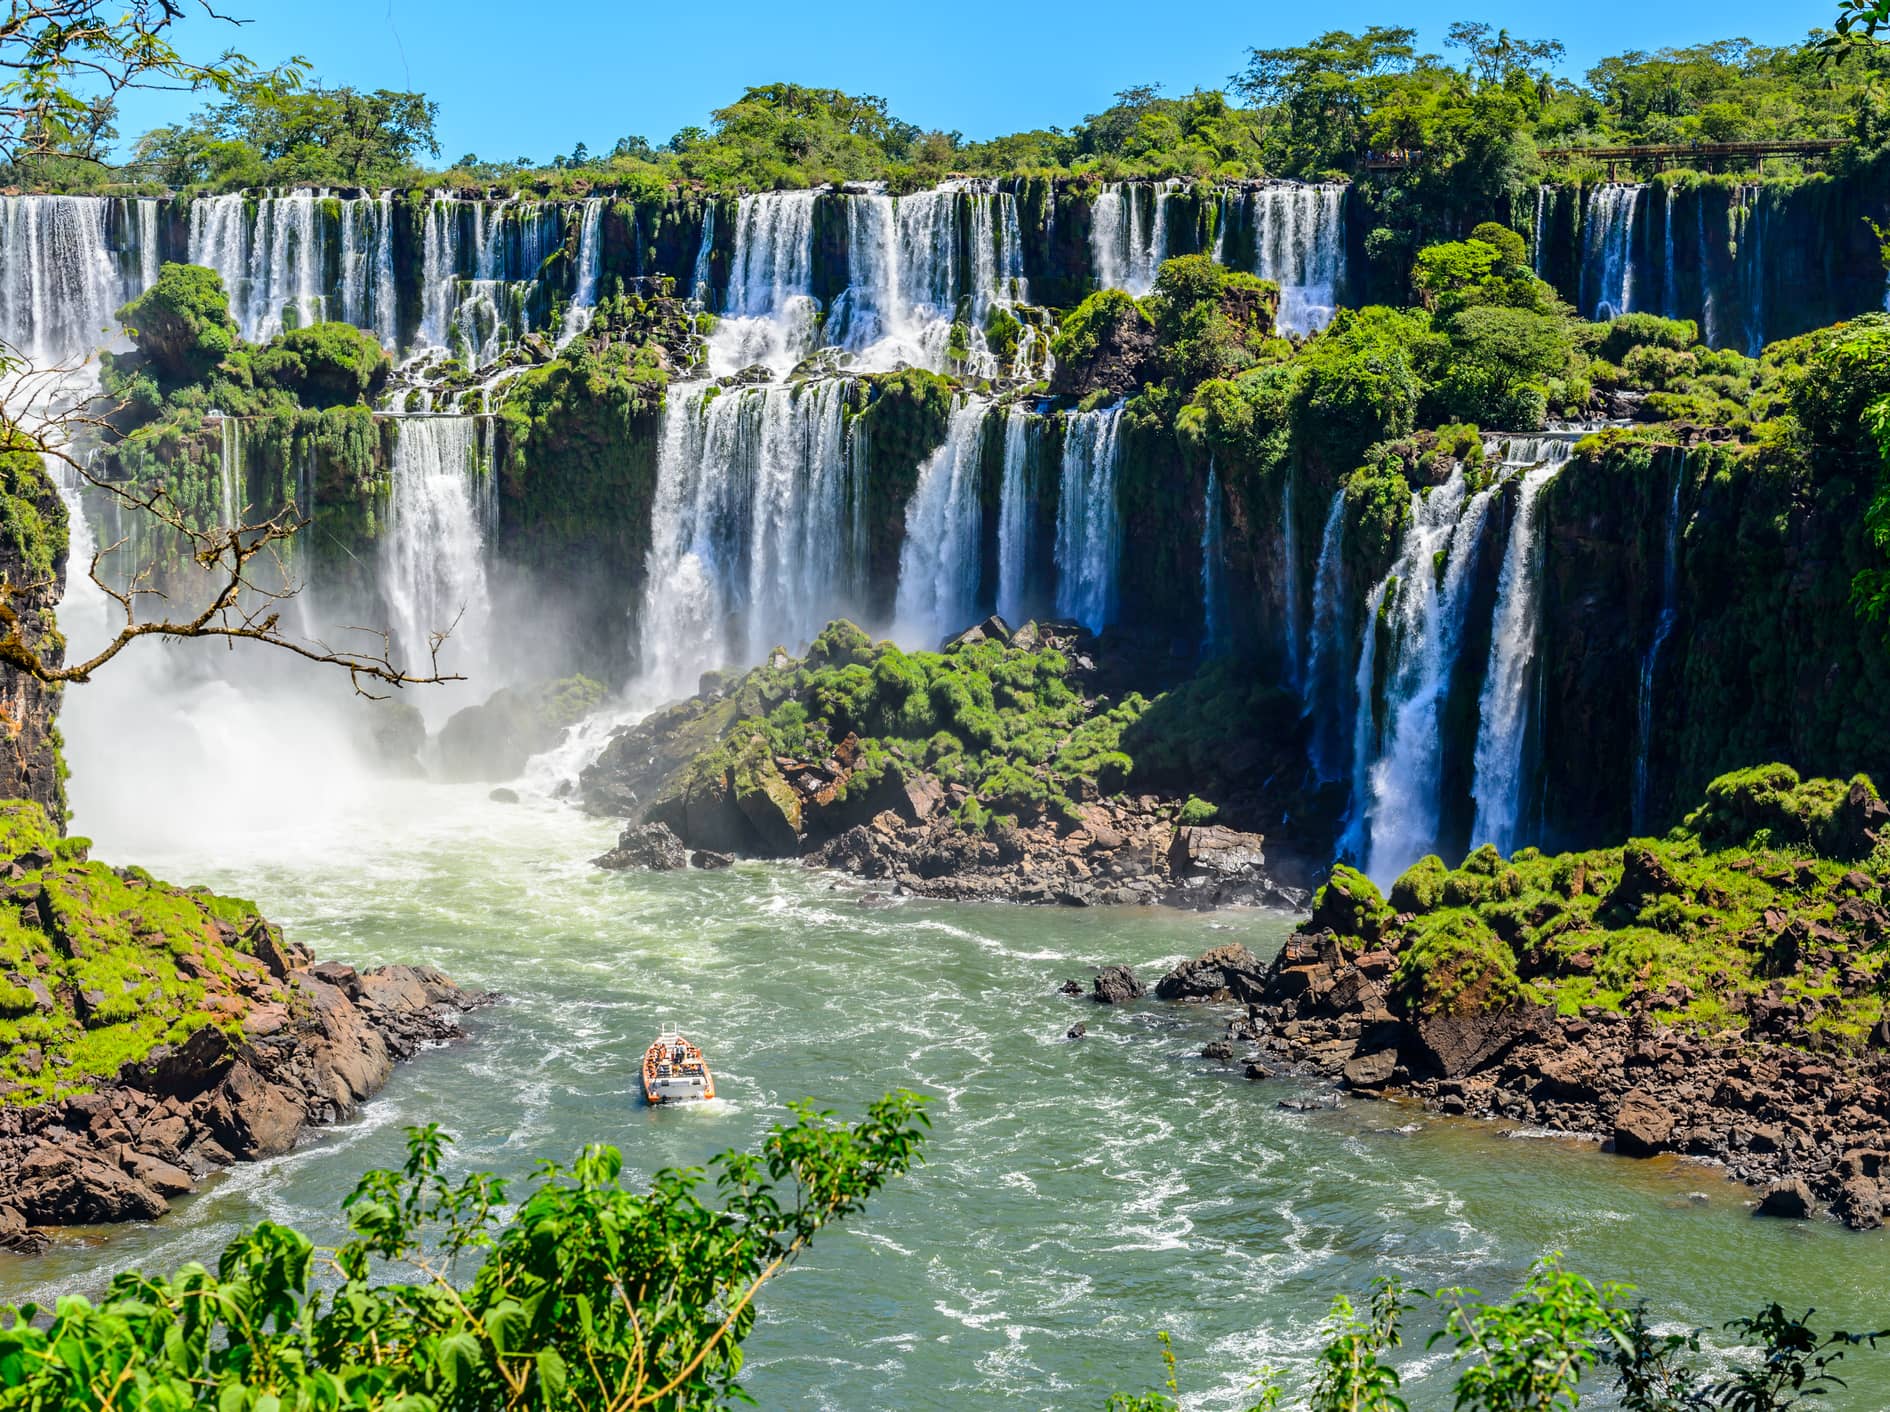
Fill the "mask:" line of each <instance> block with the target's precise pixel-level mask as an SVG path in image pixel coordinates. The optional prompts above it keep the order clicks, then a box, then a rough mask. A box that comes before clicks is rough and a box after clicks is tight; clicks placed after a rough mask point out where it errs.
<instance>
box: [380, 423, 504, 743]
mask: <svg viewBox="0 0 1890 1412" xmlns="http://www.w3.org/2000/svg"><path fill="white" fill-rule="evenodd" d="M477 421H478V419H477V418H475V417H446V416H410V417H401V418H400V419H399V420H398V422H397V423H396V428H397V431H398V437H397V439H396V440H395V442H394V462H393V475H392V480H393V488H392V490H391V491H390V493H389V495H388V500H387V520H386V524H385V527H384V528H383V530H382V538H381V543H382V550H381V592H382V594H383V595H384V596H385V597H386V600H387V607H388V611H389V613H390V615H391V617H392V624H391V625H392V628H393V632H394V652H395V653H396V654H397V655H396V656H395V657H394V659H393V660H394V661H396V662H397V663H399V664H401V665H402V666H404V667H405V668H406V669H407V671H409V672H411V673H414V674H415V675H422V676H424V675H427V674H429V673H431V672H432V671H433V670H434V662H433V659H432V658H431V657H430V651H431V642H432V638H433V635H434V634H438V633H446V634H448V637H447V639H446V641H445V642H444V644H442V646H441V647H440V650H439V655H438V659H437V660H438V669H439V670H440V671H441V672H445V673H459V674H462V675H464V676H466V677H467V678H468V679H469V680H468V682H467V683H466V684H465V691H464V693H462V692H459V691H455V692H454V693H453V694H452V695H453V698H458V697H460V696H461V695H462V694H463V695H469V696H470V697H472V698H473V699H478V700H483V699H484V698H485V697H486V696H487V695H489V694H490V693H491V692H492V690H493V689H494V688H495V687H496V686H498V685H499V683H497V682H495V681H492V680H491V679H490V678H489V677H488V676H487V675H486V673H487V670H488V667H489V664H488V662H487V660H486V636H487V627H488V619H489V617H490V614H491V605H490V603H489V601H488V599H487V594H486V564H485V551H486V541H487V537H488V535H489V534H490V533H491V530H492V522H493V517H494V514H495V511H496V503H495V501H494V498H493V490H494V488H493V485H492V477H491V472H490V470H489V469H488V468H487V467H485V466H484V465H482V464H481V462H480V458H479V439H478V428H477V425H476V423H477ZM420 700H421V701H422V702H423V703H425V704H429V705H434V706H435V707H436V708H444V707H445V706H447V705H450V704H453V702H452V700H450V699H449V698H448V697H447V696H445V695H443V694H442V693H440V692H437V691H430V692H427V693H425V694H424V695H423V696H422V697H421V698H420Z"/></svg>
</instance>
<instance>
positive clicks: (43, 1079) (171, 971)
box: [0, 800, 286, 1103]
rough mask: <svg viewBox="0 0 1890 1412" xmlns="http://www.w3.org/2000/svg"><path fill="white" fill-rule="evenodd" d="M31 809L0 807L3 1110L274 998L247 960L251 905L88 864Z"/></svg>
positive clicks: (108, 1074) (12, 804)
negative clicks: (12, 876) (255, 996)
mask: <svg viewBox="0 0 1890 1412" xmlns="http://www.w3.org/2000/svg"><path fill="white" fill-rule="evenodd" d="M87 848H88V845H87V842H86V840H84V839H71V838H61V837H59V835H58V834H57V832H56V831H55V830H54V829H53V827H52V825H51V823H50V821H49V820H48V819H47V817H46V815H45V813H44V812H43V811H42V810H40V808H39V807H38V806H37V805H33V804H29V803H25V802H22V801H18V800H14V801H7V802H0V853H4V854H5V855H6V856H7V857H9V858H11V859H12V860H13V861H14V862H15V863H16V864H18V865H19V866H20V868H21V869H22V872H21V876H20V877H19V878H18V879H17V880H16V881H15V882H13V883H12V884H11V893H12V896H13V898H14V900H13V901H12V902H10V903H6V904H0V1100H3V1101H5V1102H9V1103H34V1102H41V1101H44V1100H47V1099H52V1098H59V1097H63V1096H66V1095H68V1094H73V1093H83V1092H86V1091H87V1090H89V1089H90V1088H92V1087H93V1086H94V1085H96V1084H97V1083H99V1082H100V1081H102V1080H107V1079H111V1078H114V1077H116V1075H117V1074H118V1071H119V1069H120V1068H121V1067H122V1066H123V1065H124V1064H126V1063H130V1062H133V1061H136V1060H139V1059H142V1058H143V1057H144V1056H145V1055H147V1054H148V1053H149V1052H150V1051H151V1049H152V1048H153V1047H154V1046H156V1045H158V1044H161V1043H177V1042H179V1041H181V1040H182V1039H185V1038H187V1037H188V1036H189V1035H190V1034H191V1033H192V1032H194V1031H195V1030H197V1029H200V1028H202V1027H203V1026H206V1025H218V1026H224V1027H229V1028H231V1029H232V1030H234V1029H235V1028H236V1027H237V1026H238V1025H239V1024H240V1021H241V1015H242V1012H243V1010H244V1009H245V1008H246V1005H247V1002H246V1001H243V1000H240V999H239V998H238V997H239V996H240V995H241V994H243V993H245V992H249V991H255V992H259V993H260V994H262V995H263V996H264V997H265V998H274V999H283V998H286V997H285V993H284V992H283V991H282V989H281V987H280V986H278V985H277V984H276V983H275V982H273V981H271V980H270V979H269V977H268V976H267V975H266V973H264V972H263V970H262V968H261V966H260V965H259V964H258V963H257V962H256V961H255V959H254V939H255V938H256V937H257V936H258V935H260V934H261V933H262V932H263V930H264V929H265V928H266V926H267V924H266V923H264V922H263V920H262V918H261V917H260V916H258V915H257V913H256V910H255V908H254V906H253V905H252V904H250V903H247V902H242V901H239V900H237V899H234V898H220V897H216V896H214V895H212V894H210V893H208V892H204V891H201V890H195V889H193V890H189V891H185V890H180V889H178V888H173V887H170V886H167V885H166V884H164V883H160V882H157V881H156V880H154V879H152V878H151V877H150V876H149V875H148V874H146V873H144V872H142V871H141V870H138V869H124V870H114V869H112V868H109V867H107V866H105V865H104V864H102V863H92V862H88V861H86V852H87Z"/></svg>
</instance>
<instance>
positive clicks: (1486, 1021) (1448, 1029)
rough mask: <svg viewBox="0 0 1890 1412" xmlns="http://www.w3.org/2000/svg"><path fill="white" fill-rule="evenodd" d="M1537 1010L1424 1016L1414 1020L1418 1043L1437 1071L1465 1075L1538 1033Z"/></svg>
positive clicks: (1447, 1074) (1448, 1075)
mask: <svg viewBox="0 0 1890 1412" xmlns="http://www.w3.org/2000/svg"><path fill="white" fill-rule="evenodd" d="M1537 1021H1538V1015H1537V1013H1536V1012H1534V1011H1519V1010H1479V1011H1474V1012H1472V1013H1470V1014H1467V1015H1451V1014H1442V1013H1440V1014H1435V1015H1422V1016H1419V1017H1418V1019H1417V1020H1416V1021H1415V1022H1414V1026H1413V1027H1414V1028H1415V1029H1416V1031H1417V1038H1418V1044H1419V1046H1420V1048H1421V1050H1422V1051H1423V1054H1424V1056H1425V1057H1426V1058H1427V1059H1428V1060H1429V1062H1430V1063H1431V1065H1432V1066H1433V1067H1434V1068H1435V1069H1436V1070H1437V1072H1438V1073H1439V1074H1441V1075H1443V1076H1444V1077H1445V1078H1447V1079H1455V1078H1461V1077H1462V1076H1463V1075H1465V1074H1467V1073H1469V1072H1470V1071H1471V1070H1473V1069H1476V1068H1479V1067H1481V1066H1482V1065H1484V1064H1487V1063H1489V1062H1490V1060H1492V1059H1494V1058H1496V1057H1497V1056H1498V1055H1499V1054H1502V1053H1503V1052H1504V1051H1505V1050H1507V1049H1509V1048H1511V1047H1512V1046H1514V1045H1515V1044H1517V1043H1518V1042H1520V1041H1521V1040H1523V1039H1525V1038H1528V1037H1529V1036H1530V1035H1532V1034H1533V1033H1534V1032H1535V1029H1536V1025H1537Z"/></svg>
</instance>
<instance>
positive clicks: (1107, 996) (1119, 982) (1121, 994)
mask: <svg viewBox="0 0 1890 1412" xmlns="http://www.w3.org/2000/svg"><path fill="white" fill-rule="evenodd" d="M1147 994H1148V989H1147V987H1145V986H1144V985H1143V984H1142V982H1141V981H1139V980H1137V979H1136V977H1135V972H1134V971H1131V970H1130V969H1129V968H1128V967H1127V966H1104V967H1103V968H1102V969H1101V970H1100V971H1098V972H1097V973H1096V979H1095V980H1094V981H1093V982H1092V983H1091V985H1090V991H1089V998H1090V999H1091V1000H1093V1001H1095V1002H1096V1003H1097V1004H1098V1005H1126V1004H1128V1003H1129V1002H1130V1001H1131V1000H1140V999H1141V998H1142V997H1143V996H1145V995H1147Z"/></svg>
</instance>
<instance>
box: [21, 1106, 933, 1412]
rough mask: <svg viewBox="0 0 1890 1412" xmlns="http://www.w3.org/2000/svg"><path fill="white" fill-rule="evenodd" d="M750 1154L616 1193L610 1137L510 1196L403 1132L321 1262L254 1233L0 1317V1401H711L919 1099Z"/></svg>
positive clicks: (260, 1230) (810, 1114)
mask: <svg viewBox="0 0 1890 1412" xmlns="http://www.w3.org/2000/svg"><path fill="white" fill-rule="evenodd" d="M793 1111H794V1121H793V1122H792V1123H790V1124H786V1125H782V1126H778V1127H776V1128H775V1129H774V1130H773V1132H772V1133H771V1134H770V1135H769V1136H768V1138H767V1139H766V1140H765V1141H764V1142H763V1144H762V1146H761V1150H760V1151H759V1152H755V1153H740V1152H725V1153H723V1154H722V1155H721V1156H719V1157H717V1158H715V1159H713V1160H712V1161H711V1162H710V1163H709V1165H708V1167H707V1169H706V1170H704V1169H687V1170H682V1171H674V1170H670V1171H663V1172H659V1173H657V1175H656V1177H655V1178H654V1180H653V1181H652V1183H651V1186H650V1189H649V1190H648V1191H647V1192H642V1193H638V1192H631V1191H626V1190H625V1189H624V1188H623V1186H622V1185H621V1183H620V1180H619V1178H620V1174H621V1171H622V1159H621V1157H620V1156H619V1154H618V1153H617V1151H616V1149H615V1148H611V1147H605V1146H594V1147H589V1148H586V1149H585V1150H584V1151H583V1152H582V1153H580V1154H579V1156H578V1157H577V1159H576V1160H575V1161H574V1162H573V1163H572V1164H571V1165H570V1166H569V1167H565V1166H562V1165H559V1164H556V1163H547V1164H546V1165H545V1166H544V1167H543V1168H542V1169H541V1171H540V1173H539V1177H538V1180H537V1182H536V1184H535V1185H534V1187H533V1188H532V1190H531V1191H529V1192H528V1193H526V1194H525V1195H524V1196H523V1199H521V1200H519V1201H517V1202H516V1204H508V1202H509V1197H508V1193H507V1190H506V1186H505V1183H504V1182H503V1181H501V1180H500V1179H498V1178H496V1177H494V1176H492V1175H490V1174H489V1173H473V1174H470V1175H468V1176H466V1177H465V1178H463V1179H461V1180H460V1181H458V1182H456V1183H455V1182H451V1181H449V1180H448V1179H447V1178H446V1177H445V1176H444V1175H442V1167H443V1164H444V1161H445V1157H446V1153H447V1147H448V1144H449V1143H450V1141H451V1140H450V1139H449V1138H448V1137H446V1136H445V1135H444V1134H442V1133H441V1132H440V1131H439V1129H438V1128H436V1127H427V1128H419V1129H413V1130H411V1131H410V1135H409V1143H408V1157H407V1162H406V1164H405V1166H404V1167H403V1168H401V1169H400V1170H398V1171H374V1172H369V1173H367V1174H366V1175H364V1176H363V1177H362V1178H361V1181H360V1182H359V1184H358V1185H357V1186H356V1187H355V1189H354V1191H353V1193H352V1194H351V1195H350V1196H349V1197H348V1198H347V1200H346V1201H345V1202H344V1203H343V1206H344V1208H345V1210H346V1212H347V1218H348V1227H349V1231H350V1239H349V1240H348V1241H347V1242H346V1243H345V1244H343V1245H341V1246H340V1247H338V1248H336V1249H332V1250H318V1249H317V1248H316V1247H315V1246H314V1245H313V1244H312V1243H311V1242H310V1241H309V1240H308V1238H307V1237H305V1236H303V1235H302V1234H301V1233H300V1232H298V1231H295V1230H292V1229H289V1228H288V1227H285V1226H279V1225H276V1224H274V1223H273V1222H268V1221H265V1222H263V1223H262V1224H261V1225H258V1226H256V1227H255V1228H253V1229H251V1230H249V1231H246V1232H244V1233H243V1234H242V1235H240V1236H238V1237H237V1238H236V1239H235V1240H233V1241H232V1242H231V1243H230V1244H229V1245H228V1246H227V1247H225V1249H224V1251H223V1253H222V1255H221V1256H220V1257H219V1258H218V1260H217V1262H216V1269H215V1271H214V1272H212V1271H211V1270H208V1269H206V1268H205V1267H204V1266H202V1265H197V1264H191V1265H186V1266H184V1267H183V1268H182V1269H180V1270H178V1271H177V1272H176V1273H175V1274H174V1275H171V1276H168V1277H167V1276H161V1275H146V1274H140V1273H135V1272H127V1273H124V1274H121V1275H119V1276H118V1277H117V1278H116V1279H115V1280H114V1281H113V1282H112V1284H111V1287H110V1289H109V1290H108V1291H107V1292H106V1293H105V1294H104V1295H103V1296H102V1297H101V1298H100V1299H99V1300H98V1302H97V1303H94V1302H92V1301H91V1300H88V1299H86V1298H84V1297H82V1296H78V1295H73V1296H68V1297H66V1298H62V1299H61V1300H59V1302H58V1305H57V1307H56V1308H54V1309H52V1310H40V1309H36V1308H34V1307H32V1306H26V1307H24V1308H19V1309H13V1310H8V1311H4V1312H0V1408H6V1409H9V1410H10V1412H11V1409H20V1412H28V1409H31V1410H32V1412H53V1409H62V1408H73V1409H77V1408H93V1409H101V1408H108V1407H121V1408H125V1407H134V1408H146V1409H151V1412H156V1409H161V1408H169V1409H182V1408H192V1407H201V1408H216V1409H218V1412H231V1409H233V1408H244V1409H253V1412H267V1409H270V1408H278V1407H282V1408H311V1409H312V1408H361V1409H368V1408H381V1407H386V1408H404V1409H407V1410H408V1412H445V1410H446V1409H465V1412H472V1409H488V1412H489V1409H496V1408H505V1409H511V1408H528V1407H529V1408H543V1409H553V1408H592V1409H595V1408H604V1407H610V1408H618V1409H624V1412H628V1409H633V1408H651V1409H660V1410H661V1412H682V1409H685V1408H708V1407H725V1406H730V1405H734V1404H738V1403H741V1402H745V1401H747V1400H748V1399H747V1398H746V1397H745V1396H744V1395H743V1392H742V1388H741V1382H740V1377H741V1371H742V1340H743V1339H744V1338H745V1337H746V1336H747V1335H748V1333H749V1331H750V1330H751V1329H752V1328H753V1327H754V1322H755V1315H756V1308H755V1296H756V1295H757V1294H758V1293H759V1292H760V1290H761V1288H762V1287H763V1286H764V1285H765V1284H766V1283H767V1282H768V1281H769V1280H771V1279H773V1278H774V1277H775V1276H777V1275H779V1274H780V1273H781V1272H782V1271H784V1270H786V1269H787V1268H788V1267H789V1266H791V1265H792V1264H793V1263H794V1262H795V1260H796V1259H798V1258H799V1257H800V1256H801V1255H802V1254H803V1253H804V1252H805V1251H806V1250H807V1248H808V1246H809V1244H810V1243H811V1242H812V1241H813V1240H814V1238H815V1237H816V1236H817V1235H819V1234H820V1233H821V1232H822V1231H823V1230H825V1229H827V1228H828V1227H829V1226H831V1225H833V1224H835V1223H836V1222H839V1221H842V1220H845V1219H847V1218H848V1217H851V1216H853V1215H855V1214H857V1213H858V1211H859V1210H860V1209H861V1207H862V1206H863V1204H864V1203H865V1202H866V1201H867V1200H868V1199H869V1198H870V1197H872V1196H873V1195H875V1194H876V1193H877V1192H878V1191H879V1190H880V1189H881V1188H882V1187H884V1186H885V1184H886V1183H887V1182H888V1181H890V1180H891V1179H893V1178H894V1177H897V1176H900V1175H902V1174H903V1173H905V1172H906V1171H907V1170H908V1169H909V1168H910V1167H911V1166H912V1165H913V1164H914V1163H916V1162H918V1161H920V1160H921V1155H920V1154H921V1142H922V1137H923V1131H924V1128H925V1127H926V1118H925V1114H924V1111H923V1106H922V1102H921V1100H920V1099H918V1098H917V1097H915V1096H913V1095H911V1094H907V1093H895V1094H890V1095H888V1096H887V1097H885V1098H883V1099H881V1100H880V1101H879V1102H877V1103H875V1104H873V1105H872V1107H871V1108H870V1109H868V1111H867V1113H866V1114H865V1116H864V1117H862V1118H861V1119H860V1120H859V1121H858V1122H855V1123H851V1124H847V1123H841V1122H837V1121H835V1119H834V1118H833V1116H832V1115H831V1114H827V1113H820V1112H816V1111H815V1110H814V1109H813V1108H812V1107H811V1106H809V1105H797V1106H796V1107H795V1108H794V1110H793Z"/></svg>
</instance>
